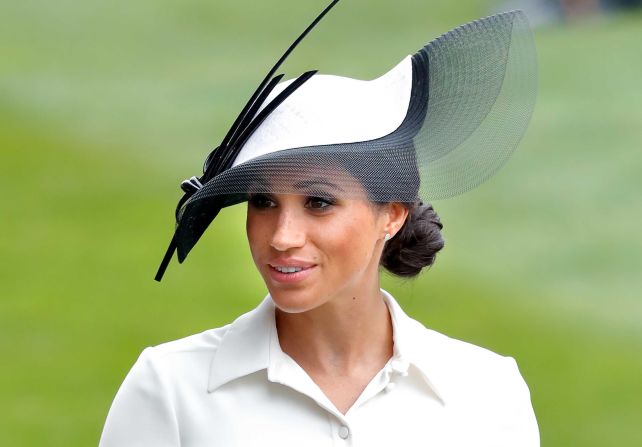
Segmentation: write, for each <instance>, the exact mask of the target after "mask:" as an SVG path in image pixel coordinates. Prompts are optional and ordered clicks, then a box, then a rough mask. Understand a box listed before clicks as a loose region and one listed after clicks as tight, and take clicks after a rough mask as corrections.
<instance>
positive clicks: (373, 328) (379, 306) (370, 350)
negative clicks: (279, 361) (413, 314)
mask: <svg viewBox="0 0 642 447" xmlns="http://www.w3.org/2000/svg"><path fill="white" fill-rule="evenodd" d="M371 284H372V286H371V287H358V288H355V289H358V290H359V291H358V292H356V291H355V290H352V291H346V292H344V293H341V294H339V295H337V296H335V297H333V298H332V299H331V300H328V301H327V302H326V303H324V304H323V305H321V306H319V307H316V308H314V309H311V310H309V311H306V312H302V313H287V312H283V311H282V310H280V309H278V308H276V309H275V319H276V326H277V332H278V335H279V343H280V345H281V349H282V350H283V352H285V353H286V354H288V355H289V356H290V357H292V358H293V359H294V360H295V361H296V362H297V363H298V364H299V365H301V366H302V367H303V368H304V369H306V370H313V371H317V372H319V373H321V374H326V375H330V376H346V375H350V376H353V375H357V374H359V373H360V372H361V369H363V368H364V367H371V365H373V364H385V362H387V360H388V359H389V358H390V357H391V356H392V353H393V338H392V335H393V333H392V322H391V320H390V313H389V311H388V308H387V306H386V303H385V302H384V298H383V296H382V293H381V291H380V289H379V283H378V281H373V282H372V283H371Z"/></svg>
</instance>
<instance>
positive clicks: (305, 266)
mask: <svg viewBox="0 0 642 447" xmlns="http://www.w3.org/2000/svg"><path fill="white" fill-rule="evenodd" d="M268 266H269V269H268V270H269V275H270V278H271V279H272V280H273V281H275V282H277V283H284V284H285V283H296V282H300V281H303V280H304V279H306V278H308V277H309V276H310V275H311V274H312V273H313V272H314V270H315V268H316V264H314V263H311V262H307V261H304V260H301V259H292V258H289V259H275V260H272V261H270V262H269V263H268Z"/></svg>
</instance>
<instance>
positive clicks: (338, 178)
mask: <svg viewBox="0 0 642 447" xmlns="http://www.w3.org/2000/svg"><path fill="white" fill-rule="evenodd" d="M249 192H254V193H259V192H260V193H274V194H332V195H335V196H339V197H344V198H355V199H365V198H366V197H367V194H366V191H365V189H364V187H363V185H362V184H361V182H359V180H357V179H356V178H355V177H354V176H352V175H351V174H350V173H349V172H348V171H347V170H346V169H344V168H342V167H340V166H337V165H336V164H332V165H325V166H322V167H321V166H305V165H299V166H298V167H294V166H292V167H289V168H288V167H283V166H281V167H272V168H267V169H264V170H263V171H262V172H259V173H257V174H256V175H255V176H254V178H253V179H252V182H251V184H250V186H249Z"/></svg>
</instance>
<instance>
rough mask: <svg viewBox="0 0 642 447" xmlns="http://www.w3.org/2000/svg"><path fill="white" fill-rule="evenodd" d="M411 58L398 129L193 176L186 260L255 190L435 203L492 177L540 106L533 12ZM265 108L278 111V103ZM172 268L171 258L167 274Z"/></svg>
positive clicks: (508, 15)
mask: <svg viewBox="0 0 642 447" xmlns="http://www.w3.org/2000/svg"><path fill="white" fill-rule="evenodd" d="M411 63H412V85H411V93H410V99H409V103H408V109H407V112H406V115H405V118H404V119H403V121H402V123H401V125H399V126H398V127H397V128H396V129H395V130H394V131H392V132H391V133H389V134H387V135H385V136H383V137H380V138H376V139H373V140H368V141H359V142H351V143H343V144H325V145H318V146H317V145H312V146H306V147H293V148H287V149H284V150H278V151H275V152H272V153H268V154H264V155H260V156H258V157H255V158H252V159H249V160H247V161H244V162H242V163H240V164H237V165H235V166H233V167H232V161H233V160H229V161H228V162H227V166H224V169H220V170H219V172H218V173H217V174H216V175H214V176H212V177H211V178H209V179H208V178H206V179H205V180H206V181H204V182H202V183H201V181H202V180H203V178H201V179H195V178H192V181H191V185H192V186H193V188H191V189H190V188H188V189H186V191H188V190H189V191H190V194H189V196H188V197H186V198H185V200H183V202H182V203H179V207H178V209H177V213H176V228H175V234H174V239H173V240H172V243H173V244H174V245H175V247H176V248H177V251H178V259H179V262H182V261H183V260H184V259H185V257H186V256H187V255H188V253H189V252H190V250H191V249H192V247H193V246H194V245H195V244H196V243H197V241H198V239H199V238H200V236H201V235H202V234H203V232H204V231H205V230H206V228H207V227H208V225H209V224H210V223H211V221H212V220H213V219H214V218H215V217H216V215H217V214H218V212H219V211H220V209H221V208H223V207H225V206H229V205H232V204H236V203H239V202H242V201H244V200H247V197H248V194H251V193H296V194H302V193H304V194H319V195H322V196H323V194H324V193H327V189H328V184H330V185H332V186H331V187H332V192H333V193H334V194H339V195H341V196H343V197H367V198H368V199H370V200H372V201H376V202H390V201H400V202H414V201H417V200H423V201H431V200H435V199H445V198H449V197H453V196H456V195H459V194H461V193H463V192H465V191H467V190H470V189H472V188H474V187H476V186H477V185H479V184H480V183H482V182H483V181H485V180H486V179H488V178H489V177H491V176H492V175H493V174H494V173H495V172H496V171H497V170H498V169H499V168H500V167H501V166H502V165H503V164H504V163H505V162H506V160H507V159H508V158H509V157H510V155H511V153H512V152H513V150H514V149H515V148H516V147H517V144H518V142H519V141H520V139H521V137H522V135H523V134H524V132H525V130H526V127H527V125H528V122H529V120H530V116H531V113H532V110H533V107H534V102H535V96H536V89H537V80H536V72H537V69H536V55H535V47H534V42H533V37H532V33H531V30H530V28H529V26H528V23H527V21H526V18H525V16H524V14H523V13H522V12H521V11H510V12H505V13H500V14H496V15H493V16H490V17H486V18H483V19H479V20H476V21H473V22H470V23H467V24H465V25H462V26H459V27H457V28H455V29H453V30H451V31H449V32H447V33H445V34H443V35H442V36H440V37H438V38H436V39H434V40H433V41H431V42H430V43H428V44H427V45H426V46H424V47H423V48H421V49H420V50H419V51H417V52H416V53H415V54H414V55H412V58H411ZM313 74H314V73H310V74H307V78H309V77H310V76H312V75H313ZM304 76H306V75H304ZM307 78H304V79H302V80H301V81H299V85H295V86H294V87H293V88H292V89H291V90H292V91H294V89H296V88H298V86H300V84H302V83H303V82H305V80H307ZM279 79H280V78H279ZM299 79H301V78H299ZM277 82H278V81H277ZM295 82H296V81H295ZM292 84H294V83H292ZM292 84H291V85H292ZM292 91H290V92H287V93H286V94H291V93H292ZM277 98H278V97H277ZM281 100H284V99H281ZM273 107H277V105H275V106H273ZM265 109H268V110H267V112H264V114H268V113H269V112H270V109H269V105H268V106H267V107H266V108H265ZM265 109H264V110H265ZM272 110H273V108H272ZM259 114H260V112H258V113H257V112H256V111H255V113H254V116H255V117H258V116H259ZM262 119H263V118H261V120H262ZM258 125H260V122H259V123H258V124H256V126H258ZM247 133H249V134H251V131H249V132H247ZM244 138H245V140H243V139H241V140H240V145H241V146H242V144H243V143H244V142H245V141H247V135H246V136H245V137H244ZM237 146H238V141H237ZM239 149H240V148H239V147H237V149H236V154H238V150H239ZM217 150H220V148H219V149H217ZM215 152H216V151H215ZM212 157H213V156H212V154H210V157H208V161H210V164H211V160H210V159H211V158H212ZM206 164H207V163H206ZM204 177H205V176H204ZM184 189H185V188H184ZM172 251H173V250H172ZM168 253H169V255H170V256H171V253H170V251H169V250H168ZM164 261H165V265H166V263H167V262H168V256H167V255H166V259H165V260H164ZM163 270H164V266H163V265H161V269H160V270H159V274H158V275H157V277H156V279H157V280H160V277H161V276H162V271H163Z"/></svg>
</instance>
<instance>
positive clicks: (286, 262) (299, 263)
mask: <svg viewBox="0 0 642 447" xmlns="http://www.w3.org/2000/svg"><path fill="white" fill-rule="evenodd" d="M268 265H269V266H270V267H272V268H279V267H283V268H292V267H294V268H300V269H303V270H305V269H308V268H310V267H314V266H315V265H316V264H315V263H313V262H309V261H305V260H303V259H297V258H277V259H272V260H270V262H268Z"/></svg>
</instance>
